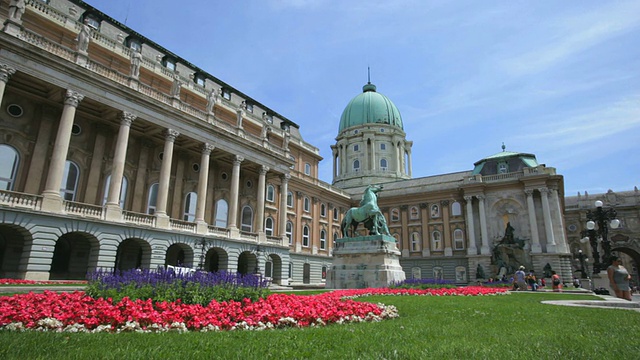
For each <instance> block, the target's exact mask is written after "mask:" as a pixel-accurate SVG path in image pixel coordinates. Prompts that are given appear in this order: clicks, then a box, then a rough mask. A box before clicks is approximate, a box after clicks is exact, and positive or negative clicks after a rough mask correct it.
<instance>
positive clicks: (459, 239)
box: [453, 229, 464, 250]
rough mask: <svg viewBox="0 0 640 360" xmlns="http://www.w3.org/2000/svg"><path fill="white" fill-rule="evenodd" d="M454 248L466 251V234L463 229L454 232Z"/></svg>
mask: <svg viewBox="0 0 640 360" xmlns="http://www.w3.org/2000/svg"><path fill="white" fill-rule="evenodd" d="M453 247H454V248H455V249H456V250H463V249H464V233H463V232H462V230H461V229H455V230H453Z"/></svg>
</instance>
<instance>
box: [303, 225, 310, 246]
mask: <svg viewBox="0 0 640 360" xmlns="http://www.w3.org/2000/svg"><path fill="white" fill-rule="evenodd" d="M302 246H304V247H309V227H308V226H307V225H305V226H304V227H303V228H302Z"/></svg>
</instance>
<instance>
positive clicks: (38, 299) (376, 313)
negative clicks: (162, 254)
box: [0, 287, 504, 332]
mask: <svg viewBox="0 0 640 360" xmlns="http://www.w3.org/2000/svg"><path fill="white" fill-rule="evenodd" d="M499 293H504V291H503V290H502V289H491V288H482V287H469V288H458V289H430V290H412V289H362V290H339V291H333V292H328V293H324V294H320V295H315V296H299V295H286V294H272V295H270V296H268V297H267V298H265V299H261V300H258V301H256V302H253V303H252V302H251V301H249V300H248V299H245V300H244V301H242V302H235V301H230V302H220V303H219V302H217V301H215V300H214V301H212V302H211V303H210V304H209V305H208V306H206V307H205V306H202V305H188V304H183V303H181V302H180V301H177V302H174V303H166V302H156V303H154V302H153V301H151V300H147V301H143V300H135V301H132V300H130V299H128V298H125V299H123V300H122V301H120V302H118V303H115V304H114V303H113V302H112V301H111V299H102V298H100V299H94V298H91V297H89V296H87V295H85V294H84V293H83V292H80V291H76V292H73V293H54V292H50V291H45V292H44V293H43V294H35V293H29V294H18V295H13V296H1V297H0V329H6V330H18V331H21V330H26V329H35V330H52V331H70V332H77V331H83V332H99V331H110V332H120V331H139V332H150V331H170V330H174V331H189V330H192V331H216V330H235V329H251V330H263V329H272V328H283V327H307V326H322V325H327V324H330V323H338V324H340V323H345V322H360V321H380V320H383V319H389V318H394V317H397V316H398V312H397V310H396V308H395V307H394V306H386V305H384V304H372V303H366V302H357V301H353V300H351V299H348V297H359V296H367V295H439V296H442V295H463V296H465V295H466V296H475V295H490V294H499Z"/></svg>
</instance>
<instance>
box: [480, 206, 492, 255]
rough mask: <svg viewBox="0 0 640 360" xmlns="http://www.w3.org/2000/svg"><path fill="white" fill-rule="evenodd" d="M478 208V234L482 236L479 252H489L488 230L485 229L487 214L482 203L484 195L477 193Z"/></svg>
mask: <svg viewBox="0 0 640 360" xmlns="http://www.w3.org/2000/svg"><path fill="white" fill-rule="evenodd" d="M477 198H478V202H479V203H478V209H479V210H480V236H482V246H481V247H480V253H481V254H482V255H489V254H491V249H489V232H488V231H487V215H486V210H485V204H484V199H485V196H484V195H478V196H477Z"/></svg>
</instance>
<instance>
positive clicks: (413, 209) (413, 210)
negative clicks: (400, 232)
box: [409, 206, 420, 220]
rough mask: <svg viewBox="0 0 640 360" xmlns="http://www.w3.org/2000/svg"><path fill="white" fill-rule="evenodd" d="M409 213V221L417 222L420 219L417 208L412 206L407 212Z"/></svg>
mask: <svg viewBox="0 0 640 360" xmlns="http://www.w3.org/2000/svg"><path fill="white" fill-rule="evenodd" d="M409 213H410V214H411V215H410V217H411V220H417V219H419V218H420V211H418V207H417V206H412V207H411V210H409Z"/></svg>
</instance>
